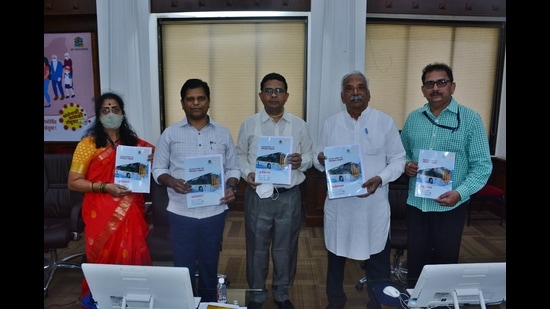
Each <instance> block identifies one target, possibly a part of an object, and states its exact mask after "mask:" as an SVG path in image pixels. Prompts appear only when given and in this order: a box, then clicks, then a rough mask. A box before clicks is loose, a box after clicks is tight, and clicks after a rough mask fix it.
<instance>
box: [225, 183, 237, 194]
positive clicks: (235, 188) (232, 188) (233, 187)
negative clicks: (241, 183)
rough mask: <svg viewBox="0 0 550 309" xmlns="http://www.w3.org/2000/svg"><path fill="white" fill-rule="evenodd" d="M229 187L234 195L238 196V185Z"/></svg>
mask: <svg viewBox="0 0 550 309" xmlns="http://www.w3.org/2000/svg"><path fill="white" fill-rule="evenodd" d="M227 187H228V188H231V190H233V194H234V195H237V185H227Z"/></svg>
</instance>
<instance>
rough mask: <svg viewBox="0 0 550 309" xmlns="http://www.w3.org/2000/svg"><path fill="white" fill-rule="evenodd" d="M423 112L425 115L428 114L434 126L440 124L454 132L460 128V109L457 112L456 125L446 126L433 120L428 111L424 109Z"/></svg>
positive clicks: (427, 116)
mask: <svg viewBox="0 0 550 309" xmlns="http://www.w3.org/2000/svg"><path fill="white" fill-rule="evenodd" d="M422 114H424V116H426V118H428V120H429V121H430V122H431V123H432V124H433V125H434V126H438V127H440V128H443V129H447V130H451V133H454V132H455V131H456V130H458V128H460V109H459V110H457V112H456V122H457V124H456V127H449V126H444V125H442V124H439V123H437V122H435V120H433V119H432V118H431V117H430V115H428V113H427V112H426V111H423V112H422Z"/></svg>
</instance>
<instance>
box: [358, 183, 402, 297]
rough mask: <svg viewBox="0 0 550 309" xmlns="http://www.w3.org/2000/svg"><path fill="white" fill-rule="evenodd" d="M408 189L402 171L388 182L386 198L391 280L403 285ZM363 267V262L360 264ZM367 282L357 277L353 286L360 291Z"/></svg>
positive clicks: (365, 278) (364, 278) (365, 279)
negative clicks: (388, 220)
mask: <svg viewBox="0 0 550 309" xmlns="http://www.w3.org/2000/svg"><path fill="white" fill-rule="evenodd" d="M408 190H409V176H407V175H406V174H405V173H403V174H402V175H401V176H400V177H399V178H397V179H396V180H394V181H392V182H390V183H389V191H388V199H389V202H390V208H391V217H390V243H391V248H392V249H394V250H395V253H394V256H393V261H392V269H391V280H392V281H393V282H395V283H397V284H399V285H401V286H403V287H405V286H406V285H407V281H406V279H407V278H406V277H407V266H406V261H401V257H402V256H403V255H404V254H405V250H406V249H407V195H408ZM361 266H362V267H363V268H364V266H363V264H362V265H361ZM365 283H367V277H363V278H361V279H359V281H358V282H357V284H356V285H355V288H356V289H357V290H358V291H360V290H362V289H363V285H364V284H365Z"/></svg>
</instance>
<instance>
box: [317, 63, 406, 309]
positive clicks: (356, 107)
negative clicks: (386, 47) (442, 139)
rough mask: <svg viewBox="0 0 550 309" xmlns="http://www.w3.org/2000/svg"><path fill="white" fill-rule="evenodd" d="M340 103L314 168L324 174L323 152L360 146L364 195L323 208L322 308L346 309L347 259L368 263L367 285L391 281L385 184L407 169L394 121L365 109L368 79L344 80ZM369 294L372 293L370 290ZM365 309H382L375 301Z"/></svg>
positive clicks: (324, 134) (322, 139)
mask: <svg viewBox="0 0 550 309" xmlns="http://www.w3.org/2000/svg"><path fill="white" fill-rule="evenodd" d="M341 98H342V102H343V104H345V105H346V110H345V111H342V112H340V113H338V114H335V115H332V116H330V117H328V118H327V119H326V120H325V123H324V127H323V130H322V132H321V135H320V136H319V142H318V145H317V155H316V156H314V166H315V168H317V169H318V170H319V171H322V172H324V171H325V166H324V162H325V159H326V157H325V155H324V151H323V150H324V148H325V147H327V146H336V145H351V144H359V145H360V148H361V157H362V159H361V160H362V164H361V172H362V174H363V175H364V179H365V180H366V181H365V183H364V184H363V187H365V188H366V189H367V192H368V193H365V194H360V195H357V196H352V197H344V198H336V199H329V198H328V195H327V198H326V200H325V205H324V236H325V246H326V248H327V250H328V269H327V289H326V293H327V298H328V301H329V305H328V306H327V307H326V309H341V308H344V305H345V302H346V300H347V298H346V295H345V293H344V289H343V280H344V266H345V261H346V258H350V259H354V260H361V261H363V260H366V261H365V270H366V276H367V280H373V282H379V281H381V280H382V281H383V280H389V277H390V273H391V265H390V251H391V246H390V241H389V230H390V204H389V201H388V183H389V182H391V181H393V180H395V179H397V178H399V176H400V175H401V174H402V173H403V171H404V167H405V149H404V148H403V144H402V143H401V139H400V136H399V130H398V129H397V126H396V124H395V121H394V120H393V118H391V117H390V116H389V115H387V114H385V113H383V112H381V111H379V110H376V109H374V108H372V107H369V106H368V103H369V100H370V90H369V88H368V80H367V78H366V76H365V75H363V73H361V72H359V71H354V72H351V73H349V74H347V75H345V76H344V77H343V79H342V90H341ZM368 290H370V289H368ZM370 298H371V302H369V303H368V304H367V308H380V305H379V304H378V303H377V302H376V301H373V297H372V295H371V297H370Z"/></svg>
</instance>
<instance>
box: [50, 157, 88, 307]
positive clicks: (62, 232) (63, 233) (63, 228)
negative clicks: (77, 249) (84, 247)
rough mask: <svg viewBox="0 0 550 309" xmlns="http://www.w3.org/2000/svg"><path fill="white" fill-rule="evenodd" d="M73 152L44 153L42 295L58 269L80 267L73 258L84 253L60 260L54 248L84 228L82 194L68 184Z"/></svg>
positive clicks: (66, 241)
mask: <svg viewBox="0 0 550 309" xmlns="http://www.w3.org/2000/svg"><path fill="white" fill-rule="evenodd" d="M72 157H73V155H72V154H68V153H63V154H44V253H47V252H49V253H50V257H49V258H44V272H45V273H44V297H47V296H48V288H49V286H50V283H51V281H52V280H53V277H54V275H55V272H56V270H57V269H59V268H68V269H77V270H79V271H80V270H81V268H80V263H73V262H71V261H72V260H74V259H76V258H79V257H80V258H82V261H81V262H85V257H86V253H85V252H82V253H76V254H73V255H70V256H67V257H64V258H62V259H59V257H58V253H57V249H61V248H67V247H68V246H69V243H70V242H71V241H76V240H79V239H80V237H81V233H82V232H83V231H84V221H83V220H82V216H81V209H82V197H83V195H82V193H81V192H75V191H70V190H69V188H68V186H67V180H68V174H69V169H70V166H71V161H72Z"/></svg>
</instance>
